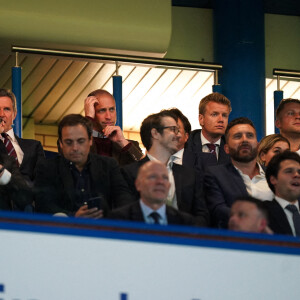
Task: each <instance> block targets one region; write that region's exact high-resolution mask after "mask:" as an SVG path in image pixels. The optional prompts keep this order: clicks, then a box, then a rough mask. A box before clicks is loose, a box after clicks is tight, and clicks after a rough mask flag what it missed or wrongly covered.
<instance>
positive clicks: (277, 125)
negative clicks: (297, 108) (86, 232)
mask: <svg viewBox="0 0 300 300" xmlns="http://www.w3.org/2000/svg"><path fill="white" fill-rule="evenodd" d="M275 126H276V127H277V128H278V129H280V128H281V122H280V119H276V120H275Z"/></svg>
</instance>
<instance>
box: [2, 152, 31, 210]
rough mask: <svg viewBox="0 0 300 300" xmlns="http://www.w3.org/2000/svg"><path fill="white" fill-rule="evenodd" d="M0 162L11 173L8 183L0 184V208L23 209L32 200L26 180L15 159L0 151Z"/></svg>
mask: <svg viewBox="0 0 300 300" xmlns="http://www.w3.org/2000/svg"><path fill="white" fill-rule="evenodd" d="M0 164H1V165H3V167H4V168H5V169H6V170H8V171H9V172H10V173H11V179H10V181H9V183H8V184H6V185H0V210H17V211H23V210H24V209H25V208H26V206H27V205H30V204H31V203H32V200H33V198H32V194H31V192H30V190H29V188H28V186H27V184H26V181H25V180H24V178H23V176H22V175H21V173H20V171H19V168H18V166H17V164H16V162H15V160H14V159H13V158H12V157H10V156H8V155H7V154H6V153H0Z"/></svg>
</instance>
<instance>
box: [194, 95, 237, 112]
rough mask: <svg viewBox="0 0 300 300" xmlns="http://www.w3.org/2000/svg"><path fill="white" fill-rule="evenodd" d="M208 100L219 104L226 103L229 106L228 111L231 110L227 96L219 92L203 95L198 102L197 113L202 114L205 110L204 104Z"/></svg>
mask: <svg viewBox="0 0 300 300" xmlns="http://www.w3.org/2000/svg"><path fill="white" fill-rule="evenodd" d="M209 102H216V103H220V104H224V105H227V106H228V108H229V112H231V110H232V109H231V103H230V101H229V99H228V98H226V97H225V96H224V95H222V94H220V93H211V94H209V95H207V96H205V97H204V98H203V99H201V101H200V103H199V115H204V114H205V110H206V105H207V104H208V103H209Z"/></svg>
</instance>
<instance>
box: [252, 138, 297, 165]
mask: <svg viewBox="0 0 300 300" xmlns="http://www.w3.org/2000/svg"><path fill="white" fill-rule="evenodd" d="M277 142H286V143H287V144H288V145H289V148H290V147H291V145H290V142H289V141H288V140H287V139H286V138H285V137H284V136H282V135H281V134H277V133H275V134H270V135H267V136H265V137H264V138H262V139H261V141H260V142H259V145H258V151H257V161H258V163H259V164H261V165H263V164H264V162H263V161H262V160H261V158H260V156H261V154H262V153H267V152H268V151H269V150H270V149H271V148H272V147H273V146H274V145H275V144H276V143H277Z"/></svg>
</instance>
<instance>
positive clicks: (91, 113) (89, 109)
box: [84, 96, 99, 119]
mask: <svg viewBox="0 0 300 300" xmlns="http://www.w3.org/2000/svg"><path fill="white" fill-rule="evenodd" d="M98 103H99V101H98V99H97V98H96V97H94V96H90V97H87V98H86V99H85V100H84V113H85V116H86V117H91V118H93V119H94V118H95V104H98Z"/></svg>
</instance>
